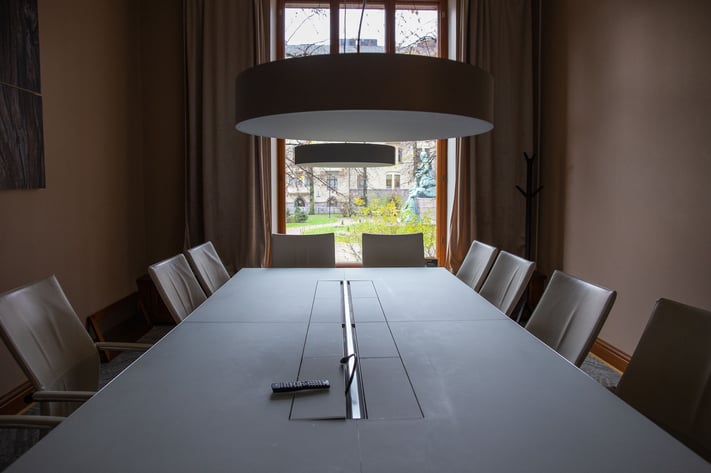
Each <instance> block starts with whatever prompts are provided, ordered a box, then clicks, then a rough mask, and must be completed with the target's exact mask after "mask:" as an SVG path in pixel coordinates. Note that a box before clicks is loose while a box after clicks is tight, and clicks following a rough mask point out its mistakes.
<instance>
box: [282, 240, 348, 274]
mask: <svg viewBox="0 0 711 473" xmlns="http://www.w3.org/2000/svg"><path fill="white" fill-rule="evenodd" d="M335 266H336V239H335V235H334V234H333V233H322V234H318V235H284V234H282V233H272V267H273V268H334V267H335Z"/></svg>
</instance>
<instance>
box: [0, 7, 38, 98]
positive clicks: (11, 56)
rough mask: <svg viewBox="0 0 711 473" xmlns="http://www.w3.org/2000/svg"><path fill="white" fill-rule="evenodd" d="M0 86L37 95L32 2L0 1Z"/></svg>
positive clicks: (36, 46)
mask: <svg viewBox="0 0 711 473" xmlns="http://www.w3.org/2000/svg"><path fill="white" fill-rule="evenodd" d="M0 82H3V83H5V84H10V85H14V86H17V87H19V88H22V89H28V90H32V91H34V92H38V93H39V92H40V91H41V90H40V69H39V33H38V29H37V2H36V1H35V0H0Z"/></svg>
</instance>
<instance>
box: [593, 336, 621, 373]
mask: <svg viewBox="0 0 711 473" xmlns="http://www.w3.org/2000/svg"><path fill="white" fill-rule="evenodd" d="M590 352H591V353H592V354H593V355H595V356H597V357H598V358H600V359H601V360H602V361H604V362H605V363H607V364H608V365H610V366H612V367H614V368H615V369H618V370H620V371H621V372H624V371H625V369H626V368H627V365H628V364H629V362H630V355H628V354H627V353H625V352H623V351H622V350H620V349H619V348H617V347H615V346H613V345H611V344H610V343H608V342H606V341H605V340H603V339H601V338H598V339H596V340H595V343H593V346H592V349H591V350H590Z"/></svg>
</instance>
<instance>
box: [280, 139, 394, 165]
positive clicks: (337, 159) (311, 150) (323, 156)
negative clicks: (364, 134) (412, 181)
mask: <svg viewBox="0 0 711 473" xmlns="http://www.w3.org/2000/svg"><path fill="white" fill-rule="evenodd" d="M294 162H295V163H296V164H297V165H299V166H303V167H327V168H362V167H377V166H393V165H394V164H395V147H394V146H388V145H378V144H372V143H320V144H313V145H299V146H296V147H295V148H294Z"/></svg>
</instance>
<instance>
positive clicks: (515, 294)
mask: <svg viewBox="0 0 711 473" xmlns="http://www.w3.org/2000/svg"><path fill="white" fill-rule="evenodd" d="M535 267H536V263H534V262H533V261H528V260H527V259H524V258H521V257H519V256H516V255H512V254H511V253H509V252H507V251H500V252H499V256H497V257H496V261H495V262H494V266H492V267H491V271H489V275H488V276H487V277H486V280H485V281H484V284H483V285H482V286H481V289H480V290H479V294H481V295H482V296H483V297H484V298H485V299H486V300H487V301H489V302H491V303H492V304H494V305H495V306H496V307H498V308H499V310H500V311H501V312H503V313H505V314H506V315H511V313H512V312H513V310H514V309H515V308H516V305H517V304H518V302H519V300H520V299H521V296H522V295H523V291H525V290H526V286H527V285H528V281H530V280H531V276H532V275H533V270H534V269H535Z"/></svg>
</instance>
